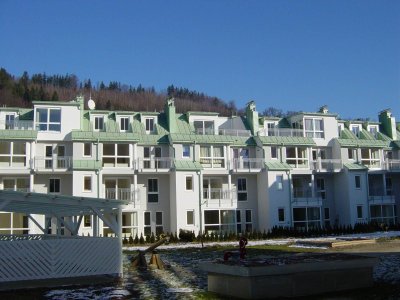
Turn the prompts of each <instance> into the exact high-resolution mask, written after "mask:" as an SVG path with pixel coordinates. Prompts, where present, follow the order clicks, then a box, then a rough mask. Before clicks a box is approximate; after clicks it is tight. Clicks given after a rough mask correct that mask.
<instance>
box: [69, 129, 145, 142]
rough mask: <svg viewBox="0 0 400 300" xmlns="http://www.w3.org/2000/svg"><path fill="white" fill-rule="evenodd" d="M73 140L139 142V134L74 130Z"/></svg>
mask: <svg viewBox="0 0 400 300" xmlns="http://www.w3.org/2000/svg"><path fill="white" fill-rule="evenodd" d="M71 137H72V140H73V141H97V140H99V141H101V142H103V141H106V142H111V141H113V142H114V141H115V142H137V141H139V136H138V135H137V134H136V133H133V132H103V131H72V133H71Z"/></svg>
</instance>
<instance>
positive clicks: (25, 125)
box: [0, 120, 35, 130]
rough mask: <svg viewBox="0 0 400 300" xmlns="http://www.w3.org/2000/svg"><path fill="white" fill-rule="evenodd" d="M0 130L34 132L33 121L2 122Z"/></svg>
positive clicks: (0, 122)
mask: <svg viewBox="0 0 400 300" xmlns="http://www.w3.org/2000/svg"><path fill="white" fill-rule="evenodd" d="M0 129H5V130H34V129H35V127H34V126H33V121H19V120H14V121H0Z"/></svg>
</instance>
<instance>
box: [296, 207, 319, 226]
mask: <svg viewBox="0 0 400 300" xmlns="http://www.w3.org/2000/svg"><path fill="white" fill-rule="evenodd" d="M320 224H321V215H320V208H319V207H295V208H293V226H294V227H295V228H297V229H302V230H309V229H311V228H316V227H319V226H320Z"/></svg>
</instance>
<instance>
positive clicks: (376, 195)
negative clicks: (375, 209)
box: [368, 187, 396, 204]
mask: <svg viewBox="0 0 400 300" xmlns="http://www.w3.org/2000/svg"><path fill="white" fill-rule="evenodd" d="M390 194H391V192H388V191H386V192H385V191H384V190H383V187H382V188H371V187H370V188H369V189H368V201H369V202H370V204H379V203H384V204H390V203H395V202H396V198H395V196H394V195H390Z"/></svg>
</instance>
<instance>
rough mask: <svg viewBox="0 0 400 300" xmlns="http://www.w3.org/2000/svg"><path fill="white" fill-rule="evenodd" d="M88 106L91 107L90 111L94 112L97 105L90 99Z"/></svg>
mask: <svg viewBox="0 0 400 300" xmlns="http://www.w3.org/2000/svg"><path fill="white" fill-rule="evenodd" d="M87 106H88V107H89V109H90V110H93V109H95V108H96V103H95V102H94V101H93V100H92V99H89V101H88V103H87Z"/></svg>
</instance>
